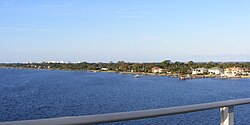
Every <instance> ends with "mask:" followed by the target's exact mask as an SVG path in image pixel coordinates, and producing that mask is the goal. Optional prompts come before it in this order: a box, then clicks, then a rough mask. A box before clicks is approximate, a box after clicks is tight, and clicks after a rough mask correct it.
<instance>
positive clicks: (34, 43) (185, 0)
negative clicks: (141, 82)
mask: <svg viewBox="0 0 250 125" xmlns="http://www.w3.org/2000/svg"><path fill="white" fill-rule="evenodd" d="M249 6H250V1H249V0H237V1H236V0H36V1H34V0H0V62H41V61H66V62H67V61H71V62H78V61H87V62H109V61H113V62H116V61H119V60H123V61H126V62H160V61H163V60H166V59H167V60H172V61H183V62H186V61H190V60H193V61H199V62H205V61H220V62H227V61H250V14H249V12H250V7H249Z"/></svg>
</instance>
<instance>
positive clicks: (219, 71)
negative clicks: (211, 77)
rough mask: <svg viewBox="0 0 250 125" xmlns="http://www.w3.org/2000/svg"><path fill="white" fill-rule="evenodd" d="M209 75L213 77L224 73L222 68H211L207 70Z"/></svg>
mask: <svg viewBox="0 0 250 125" xmlns="http://www.w3.org/2000/svg"><path fill="white" fill-rule="evenodd" d="M208 73H209V74H215V75H221V74H224V71H223V69H222V68H219V67H213V68H211V69H208Z"/></svg>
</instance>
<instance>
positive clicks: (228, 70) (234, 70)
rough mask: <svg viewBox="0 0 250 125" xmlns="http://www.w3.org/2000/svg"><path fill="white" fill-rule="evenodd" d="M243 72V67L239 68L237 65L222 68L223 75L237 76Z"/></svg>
mask: <svg viewBox="0 0 250 125" xmlns="http://www.w3.org/2000/svg"><path fill="white" fill-rule="evenodd" d="M244 72H245V69H244V68H239V67H231V68H226V69H225V70H224V74H225V76H229V77H232V76H238V75H241V74H242V73H244Z"/></svg>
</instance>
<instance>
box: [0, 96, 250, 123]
mask: <svg viewBox="0 0 250 125" xmlns="http://www.w3.org/2000/svg"><path fill="white" fill-rule="evenodd" d="M243 104H250V98H244V99H236V100H228V101H219V102H211V103H203V104H194V105H186V106H177V107H169V108H160V109H150V110H140V111H130V112H119V113H108V114H98V115H86V116H71V117H60V118H50V119H38V120H24V121H11V122H0V125H86V124H98V123H109V122H118V121H126V120H135V119H143V118H152V117H159V116H165V115H174V114H183V113H189V112H196V111H203V110H209V109H216V108H221V107H229V106H236V105H243Z"/></svg>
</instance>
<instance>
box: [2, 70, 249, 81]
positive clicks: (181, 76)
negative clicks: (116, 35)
mask: <svg viewBox="0 0 250 125" xmlns="http://www.w3.org/2000/svg"><path fill="white" fill-rule="evenodd" d="M0 69H31V70H59V71H87V72H106V73H119V74H131V75H137V74H138V75H150V76H166V77H172V78H179V80H192V79H204V78H219V79H249V78H250V76H233V77H222V76H216V75H190V74H166V73H145V72H122V71H112V70H107V71H105V70H78V69H75V70H72V69H59V68H58V69H57V68H53V69H46V68H25V67H0Z"/></svg>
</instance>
